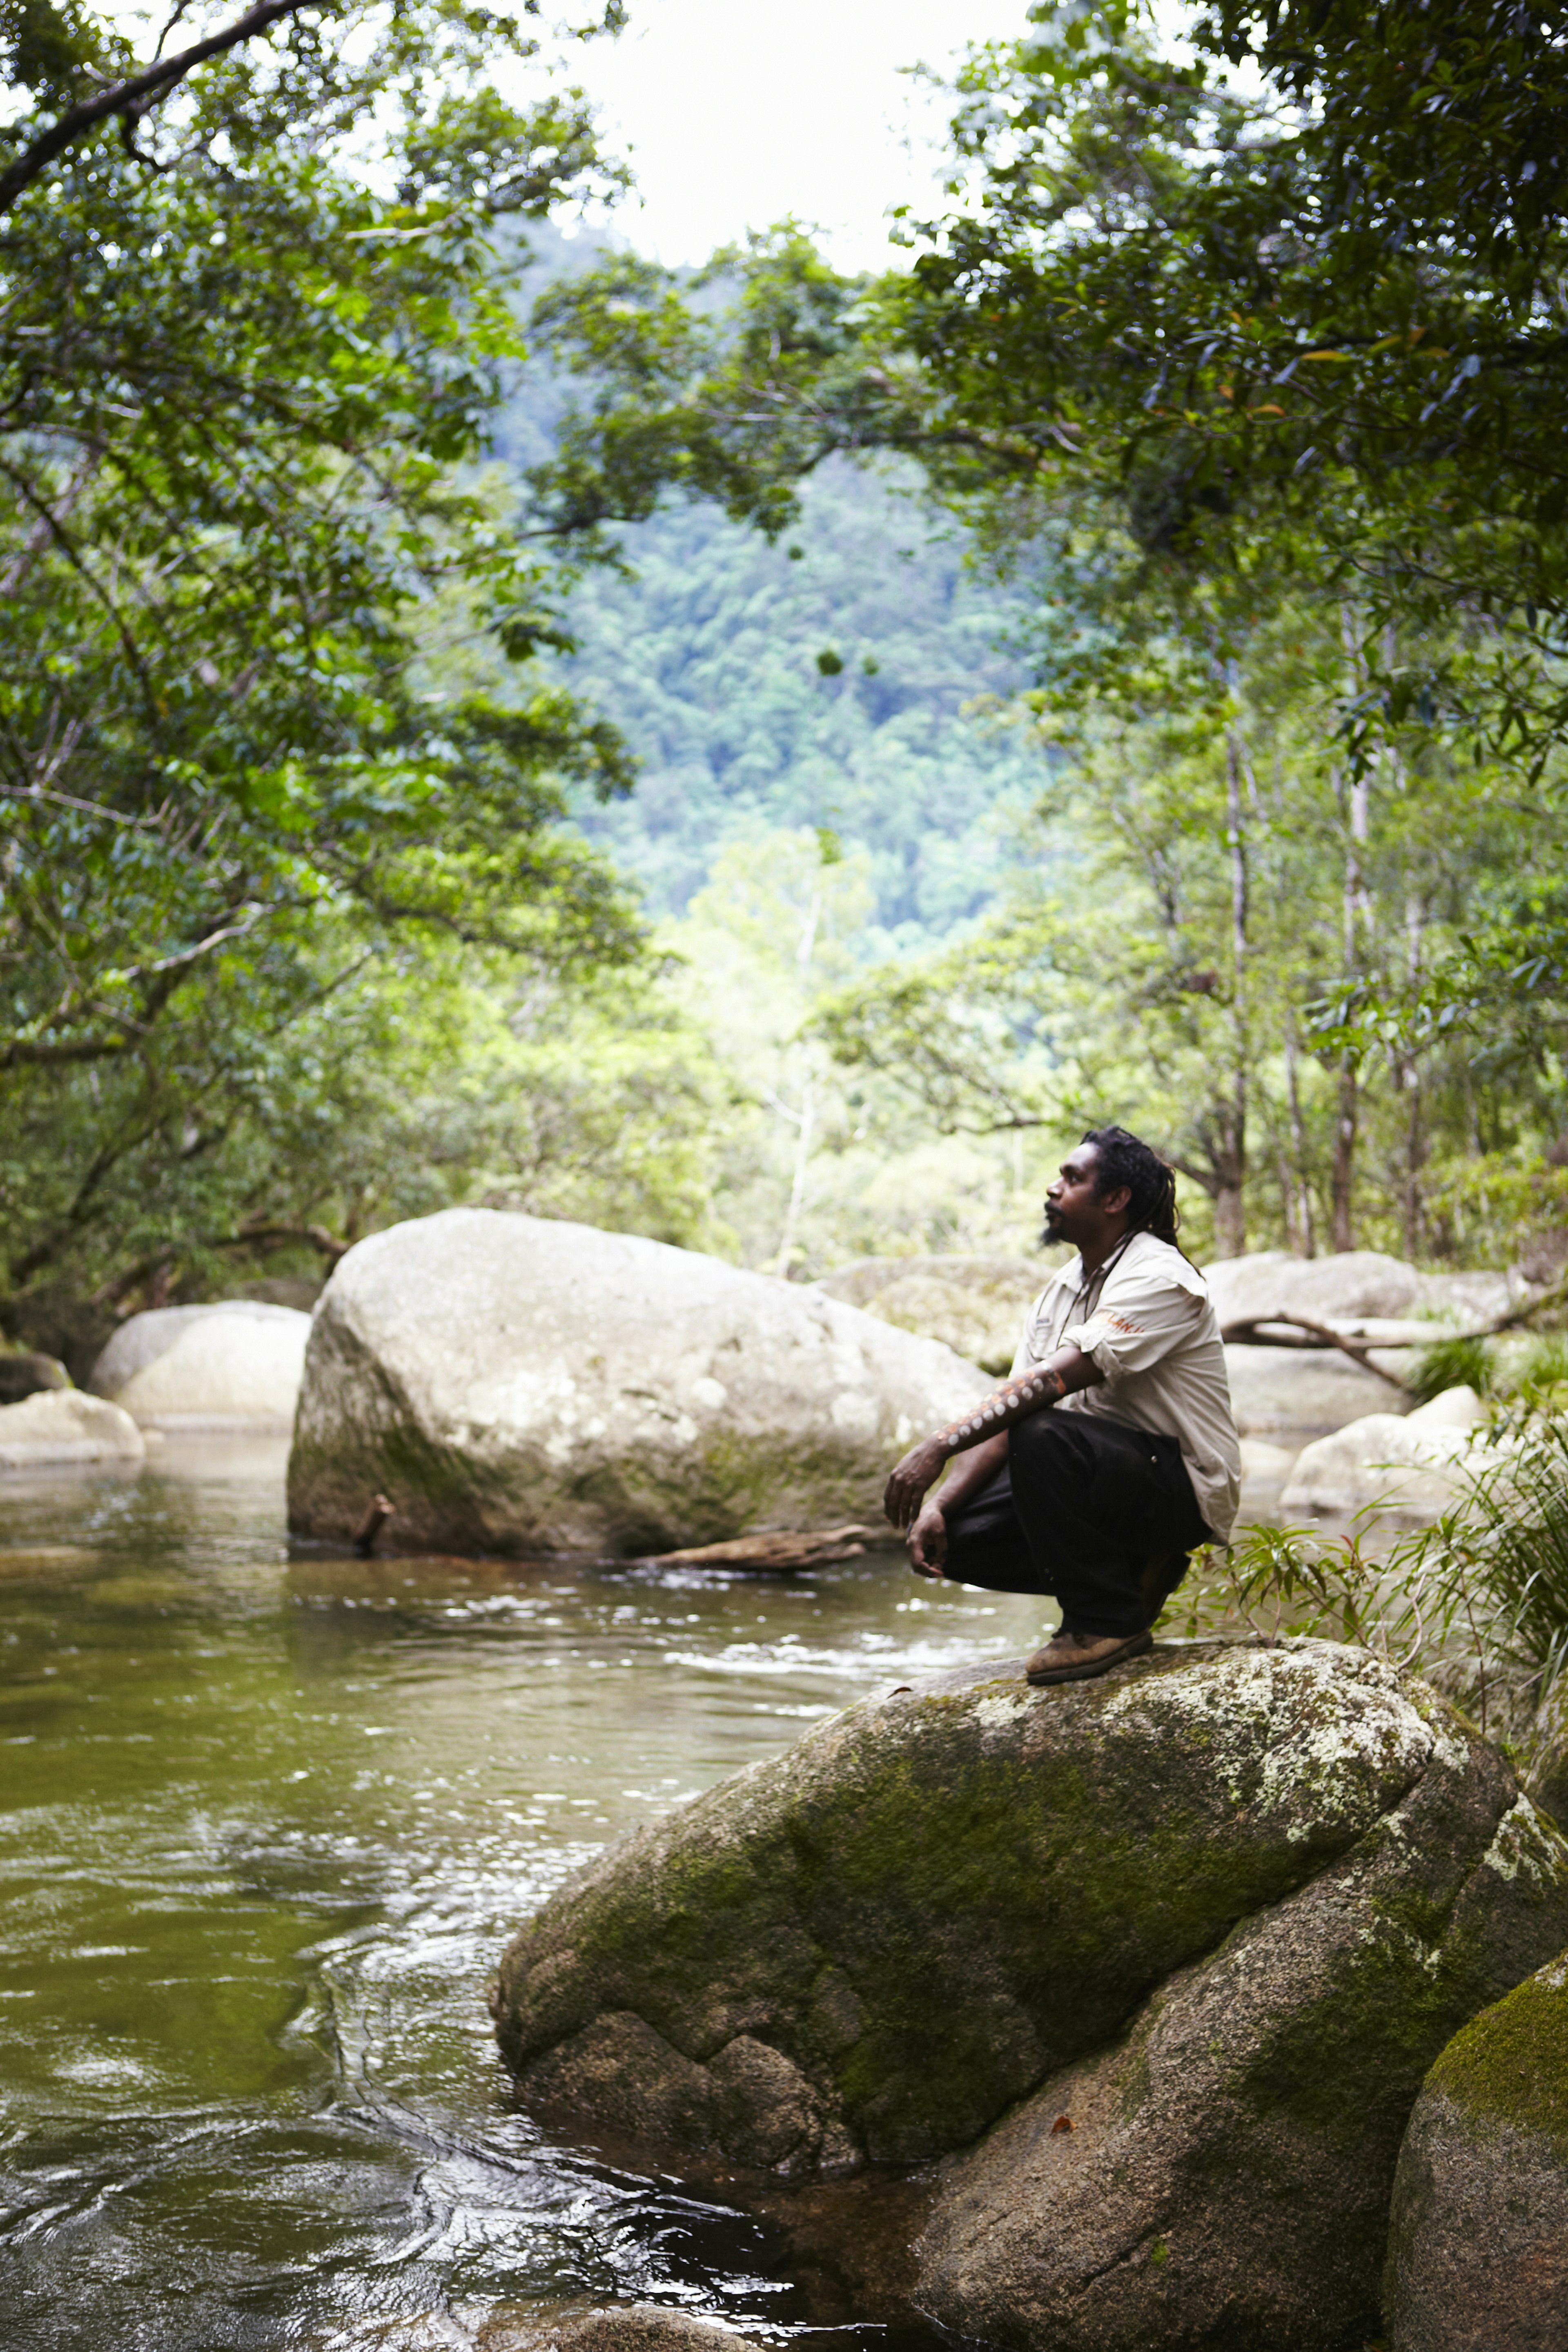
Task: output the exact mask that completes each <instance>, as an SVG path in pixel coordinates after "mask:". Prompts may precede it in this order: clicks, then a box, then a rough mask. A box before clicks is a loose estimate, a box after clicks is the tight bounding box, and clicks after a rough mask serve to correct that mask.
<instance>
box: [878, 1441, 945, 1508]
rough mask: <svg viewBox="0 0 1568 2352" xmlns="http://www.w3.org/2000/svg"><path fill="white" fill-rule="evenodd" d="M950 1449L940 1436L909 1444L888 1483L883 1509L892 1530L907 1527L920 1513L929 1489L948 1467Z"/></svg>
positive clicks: (883, 1499)
mask: <svg viewBox="0 0 1568 2352" xmlns="http://www.w3.org/2000/svg"><path fill="white" fill-rule="evenodd" d="M950 1451H951V1449H950V1448H949V1447H948V1446H947V1445H946V1444H945V1443H944V1442H943V1440H942V1439H941V1438H939V1437H923V1438H922V1439H921V1441H920V1443H919V1444H918V1445H912V1446H911V1447H910V1449H909V1451H908V1453H907V1454H905V1455H904V1459H903V1461H902V1462H900V1463H899V1464H898V1465H897V1466H896V1467H895V1469H894V1474H893V1475H892V1477H891V1478H890V1479H889V1480H888V1482H887V1492H886V1493H885V1494H884V1495H883V1498H882V1507H883V1511H884V1512H885V1514H886V1516H887V1517H888V1518H890V1519H891V1520H892V1522H893V1524H894V1527H895V1528H906V1527H908V1526H909V1525H910V1523H911V1522H912V1520H913V1519H914V1518H915V1515H916V1513H917V1512H918V1511H919V1508H920V1506H921V1504H922V1502H923V1501H924V1500H925V1490H926V1488H927V1487H928V1486H935V1485H936V1481H937V1479H938V1478H940V1476H941V1475H942V1473H943V1471H944V1470H945V1469H946V1466H947V1456H948V1454H949V1452H950Z"/></svg>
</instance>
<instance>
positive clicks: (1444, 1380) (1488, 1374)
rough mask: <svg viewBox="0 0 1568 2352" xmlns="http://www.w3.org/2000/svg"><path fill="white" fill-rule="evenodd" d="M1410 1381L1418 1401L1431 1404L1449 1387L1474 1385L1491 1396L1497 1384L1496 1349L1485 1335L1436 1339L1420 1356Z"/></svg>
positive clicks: (1470, 1386) (1410, 1372) (1480, 1391)
mask: <svg viewBox="0 0 1568 2352" xmlns="http://www.w3.org/2000/svg"><path fill="white" fill-rule="evenodd" d="M1406 1385H1407V1386H1408V1388H1409V1390H1410V1392H1411V1394H1412V1395H1413V1396H1414V1397H1415V1399H1416V1403H1417V1404H1430V1403H1431V1402H1432V1399H1433V1398H1434V1397H1438V1396H1441V1395H1442V1393H1443V1391H1444V1390H1445V1389H1459V1388H1465V1389H1474V1390H1475V1391H1476V1394H1477V1395H1478V1396H1490V1394H1491V1392H1492V1390H1493V1388H1494V1387H1495V1385H1496V1363H1495V1360H1494V1358H1493V1355H1492V1351H1491V1349H1490V1348H1489V1347H1488V1345H1487V1343H1486V1341H1485V1340H1484V1339H1475V1338H1458V1337H1455V1338H1453V1339H1434V1340H1433V1342H1432V1344H1431V1346H1430V1347H1429V1348H1423V1349H1422V1350H1421V1352H1420V1354H1419V1355H1418V1356H1417V1357H1416V1361H1415V1363H1414V1365H1413V1366H1412V1368H1411V1370H1410V1371H1409V1373H1408V1375H1407V1376H1406Z"/></svg>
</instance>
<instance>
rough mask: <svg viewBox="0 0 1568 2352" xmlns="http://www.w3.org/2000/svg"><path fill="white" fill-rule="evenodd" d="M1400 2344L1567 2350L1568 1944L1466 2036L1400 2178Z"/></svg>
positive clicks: (1456, 2351)
mask: <svg viewBox="0 0 1568 2352" xmlns="http://www.w3.org/2000/svg"><path fill="white" fill-rule="evenodd" d="M1385 2317H1386V2321H1387V2326H1388V2334H1389V2341H1390V2344H1391V2345H1392V2347H1393V2352H1568V1952H1564V1953H1563V1954H1560V1955H1559V1957H1558V1958H1556V1959H1555V1960H1553V1961H1552V1962H1551V1963H1550V1964H1549V1965H1548V1966H1547V1967H1546V1968H1543V1969H1540V1970H1539V1971H1538V1972H1537V1974H1536V1975H1534V1976H1532V1977H1531V1978H1530V1979H1528V1981H1527V1982H1525V1983H1524V1984H1521V1985H1520V1986H1518V1987H1516V1989H1515V1990H1513V1991H1512V1992H1511V1993H1510V1994H1509V1995H1508V1997H1507V1999H1506V2000H1500V2001H1499V2002H1498V2003H1497V2005H1496V2006H1495V2007H1494V2008H1492V2009H1489V2010H1487V2011H1484V2013H1483V2014H1482V2015H1481V2016H1479V2017H1478V2018H1475V2019H1473V2020H1472V2021H1471V2022H1470V2023H1469V2025H1467V2026H1466V2027H1465V2028H1464V2030H1463V2031H1462V2032H1460V2033H1458V2034H1457V2035H1456V2036H1455V2038H1454V2040H1453V2041H1452V2042H1449V2044H1448V2048H1447V2049H1446V2050H1445V2051H1444V2052H1443V2053H1442V2055H1441V2056H1440V2057H1439V2058H1438V2060H1437V2063H1436V2065H1434V2067H1433V2068H1432V2071H1431V2073H1430V2074H1428V2075H1427V2080H1426V2082H1425V2084H1423V2086H1422V2090H1421V2095H1420V2097H1419V2098H1418V2099H1417V2100H1416V2105H1415V2108H1414V2110H1413V2112H1412V2114H1411V2116H1410V2122H1409V2126H1408V2128H1407V2130H1406V2135H1405V2145H1404V2147H1403V2149H1402V2150H1401V2152H1400V2157H1399V2170H1398V2175H1397V2178H1396V2182H1395V2190H1394V2210H1393V2216H1392V2222H1391V2227H1390V2231H1389V2241H1388V2272H1387V2278H1386V2281H1385Z"/></svg>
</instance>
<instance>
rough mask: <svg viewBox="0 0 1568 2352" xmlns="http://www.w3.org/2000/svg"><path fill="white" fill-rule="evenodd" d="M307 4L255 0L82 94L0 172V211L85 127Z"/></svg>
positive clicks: (304, 0)
mask: <svg viewBox="0 0 1568 2352" xmlns="http://www.w3.org/2000/svg"><path fill="white" fill-rule="evenodd" d="M306 5H308V0H258V5H256V7H254V8H247V9H246V13H245V15H244V16H236V18H235V21H234V23H233V24H232V25H225V27H224V29H223V31H222V32H221V33H213V34H211V35H209V37H207V39H206V40H204V41H195V42H193V44H192V46H191V47H189V48H188V49H180V50H178V51H177V52H176V53H175V55H174V56H173V57H172V58H162V59H161V60H160V62H159V63H158V64H157V65H155V66H149V67H148V68H147V69H146V71H145V72H144V73H139V74H132V75H131V78H130V79H129V80H127V81H120V82H116V83H115V84H114V86H113V88H112V89H105V90H100V91H99V94H98V96H97V97H96V98H89V99H84V100H82V103H81V104H80V105H79V106H72V107H68V109H67V110H66V111H65V113H64V114H62V115H61V116H60V118H59V121H57V122H52V123H51V124H50V125H49V128H48V129H47V131H41V132H40V133H39V135H38V137H37V139H35V140H34V142H33V143H32V145H31V146H30V147H25V148H24V149H23V150H22V152H21V153H20V154H19V155H18V156H17V158H16V162H15V163H11V164H8V165H7V166H6V168H5V171H4V172H0V213H8V212H9V211H10V209H11V207H12V205H14V204H15V203H16V199H17V197H18V196H19V195H20V194H22V192H23V190H24V189H25V188H28V187H30V186H31V185H32V184H33V182H34V181H35V180H36V179H37V177H38V175H39V173H41V172H46V171H47V169H48V167H49V165H50V164H51V163H53V162H54V160H55V158H56V156H57V155H63V154H64V152H65V151H66V149H67V148H68V146H69V145H70V144H71V142H72V141H73V140H76V139H79V138H80V137H81V135H82V133H83V131H91V130H93V129H94V128H95V127H96V126H97V125H98V124H99V123H100V122H108V121H112V120H113V118H114V117H115V116H116V115H117V114H118V115H126V114H134V113H135V112H137V111H138V110H140V109H141V107H142V106H143V105H144V104H145V103H146V102H147V100H150V99H154V98H161V97H162V95H163V93H164V91H165V90H170V89H173V87H174V85H175V83H176V82H181V81H183V80H184V79H185V76H186V75H187V74H188V73H191V72H193V70H194V69H195V68H196V67H197V66H200V65H205V63H206V61H207V59H208V58H219V57H222V56H223V54H224V52H225V49H234V48H237V47H239V45H240V43H241V42H242V41H250V40H254V39H255V38H256V35H257V33H265V32H266V31H267V27H268V26H269V25H275V24H276V23H277V19H278V18H279V17H280V16H293V15H294V13H295V11H296V10H297V9H299V8H302V7H304V6H306Z"/></svg>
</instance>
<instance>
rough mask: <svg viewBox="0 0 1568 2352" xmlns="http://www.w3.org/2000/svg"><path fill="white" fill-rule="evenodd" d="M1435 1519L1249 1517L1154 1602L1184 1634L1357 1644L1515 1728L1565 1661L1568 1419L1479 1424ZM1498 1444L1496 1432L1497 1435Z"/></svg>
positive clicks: (1533, 1415) (1501, 1726)
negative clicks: (1162, 1604) (1235, 1535)
mask: <svg viewBox="0 0 1568 2352" xmlns="http://www.w3.org/2000/svg"><path fill="white" fill-rule="evenodd" d="M1490 1436H1491V1440H1492V1444H1493V1450H1492V1451H1491V1453H1490V1458H1484V1459H1483V1460H1482V1461H1481V1462H1479V1463H1478V1464H1476V1465H1471V1466H1470V1467H1469V1468H1468V1469H1467V1468H1466V1467H1465V1465H1463V1464H1462V1463H1461V1465H1460V1469H1461V1475H1462V1478H1463V1491H1462V1494H1461V1496H1460V1499H1459V1501H1458V1503H1457V1504H1456V1506H1455V1507H1454V1508H1453V1509H1452V1510H1451V1511H1449V1512H1448V1513H1447V1514H1446V1515H1445V1517H1442V1518H1440V1519H1439V1520H1438V1521H1437V1525H1436V1526H1434V1527H1431V1528H1421V1529H1419V1530H1418V1531H1416V1532H1414V1533H1411V1534H1407V1535H1403V1536H1400V1537H1398V1538H1396V1539H1395V1540H1394V1541H1393V1542H1392V1543H1391V1544H1389V1545H1387V1546H1386V1547H1385V1546H1383V1545H1381V1544H1379V1545H1376V1546H1375V1545H1374V1544H1373V1543H1372V1541H1371V1540H1370V1538H1369V1536H1368V1534H1367V1532H1366V1531H1365V1530H1357V1531H1355V1532H1353V1533H1352V1534H1350V1535H1348V1536H1343V1537H1337V1538H1325V1537H1322V1536H1321V1535H1318V1534H1317V1533H1315V1532H1314V1531H1313V1530H1312V1529H1310V1528H1273V1527H1254V1528H1246V1529H1244V1530H1243V1531H1242V1534H1241V1537H1240V1538H1239V1540H1238V1541H1237V1542H1235V1543H1233V1544H1232V1545H1230V1546H1229V1547H1228V1548H1227V1549H1225V1550H1224V1551H1223V1552H1220V1551H1207V1552H1204V1553H1201V1554H1200V1555H1199V1557H1198V1559H1197V1563H1196V1564H1195V1567H1194V1570H1193V1573H1192V1575H1191V1576H1190V1577H1189V1579H1188V1580H1187V1582H1186V1584H1185V1585H1183V1586H1181V1587H1180V1588H1179V1589H1178V1591H1176V1593H1175V1594H1174V1595H1173V1596H1172V1598H1171V1600H1170V1601H1169V1602H1168V1603H1167V1606H1166V1616H1165V1618H1164V1620H1163V1621H1162V1622H1164V1624H1165V1625H1166V1628H1167V1629H1168V1630H1171V1631H1179V1632H1181V1633H1183V1634H1185V1635H1186V1637H1187V1638H1189V1639H1192V1638H1197V1637H1198V1636H1200V1635H1203V1634H1206V1633H1213V1632H1215V1631H1218V1630H1222V1629H1224V1628H1226V1627H1230V1628H1234V1627H1235V1626H1236V1625H1237V1624H1238V1623H1241V1624H1245V1625H1247V1626H1248V1627H1249V1629H1250V1630H1251V1631H1252V1632H1253V1633H1256V1634H1259V1635H1260V1636H1261V1637H1262V1638H1263V1639H1265V1640H1269V1641H1276V1640H1278V1639H1280V1638H1281V1636H1282V1635H1301V1634H1310V1635H1318V1636H1325V1637H1327V1638H1329V1639H1331V1640H1334V1641H1345V1642H1357V1643H1363V1644H1364V1645H1365V1646H1366V1647H1367V1648H1370V1649H1373V1650H1375V1651H1376V1652H1377V1653H1378V1654H1380V1655H1382V1656H1385V1657H1388V1658H1390V1659H1392V1660H1393V1661H1394V1662H1395V1663H1396V1664H1401V1665H1406V1666H1410V1667H1412V1668H1414V1670H1415V1671H1416V1673H1418V1674H1422V1675H1426V1676H1427V1678H1428V1680H1430V1681H1432V1682H1433V1683H1435V1684H1436V1685H1437V1687H1438V1688H1439V1689H1441V1690H1443V1691H1445V1692H1446V1693H1447V1694H1448V1696H1451V1697H1454V1698H1455V1699H1457V1700H1458V1702H1459V1703H1460V1704H1461V1705H1463V1706H1467V1707H1469V1708H1470V1709H1471V1710H1472V1711H1473V1712H1474V1714H1475V1715H1476V1717H1477V1719H1478V1720H1479V1724H1480V1727H1481V1729H1482V1730H1483V1731H1486V1730H1488V1729H1489V1727H1490V1729H1491V1730H1492V1731H1493V1732H1494V1733H1517V1732H1523V1731H1526V1730H1527V1728H1528V1726H1529V1723H1530V1719H1531V1717H1532V1716H1533V1714H1534V1713H1535V1712H1536V1711H1537V1710H1538V1709H1539V1708H1540V1706H1542V1702H1543V1701H1544V1700H1545V1699H1546V1698H1547V1697H1549V1696H1551V1694H1552V1690H1553V1689H1554V1687H1555V1685H1557V1684H1558V1682H1559V1679H1560V1678H1561V1676H1562V1675H1563V1672H1564V1670H1565V1669H1568V1422H1564V1421H1563V1420H1562V1419H1560V1418H1558V1417H1557V1416H1555V1415H1553V1414H1551V1413H1542V1412H1531V1411H1529V1410H1526V1411H1524V1412H1515V1413H1513V1414H1511V1415H1507V1414H1505V1415H1504V1416H1502V1417H1501V1418H1500V1419H1499V1420H1498V1421H1497V1422H1496V1423H1494V1425H1493V1428H1492V1431H1491V1433H1490ZM1499 1441H1500V1443H1499Z"/></svg>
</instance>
